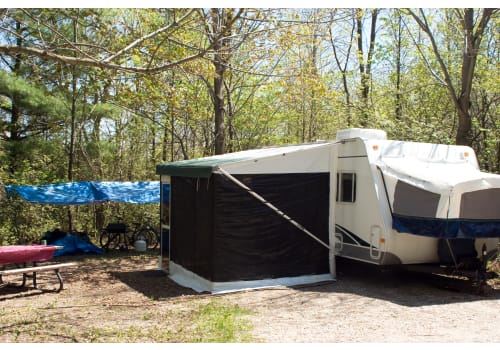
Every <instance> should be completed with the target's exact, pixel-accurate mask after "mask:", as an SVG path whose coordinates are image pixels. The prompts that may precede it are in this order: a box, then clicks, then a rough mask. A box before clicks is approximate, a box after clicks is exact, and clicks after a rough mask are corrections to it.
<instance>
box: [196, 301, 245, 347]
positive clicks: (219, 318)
mask: <svg viewBox="0 0 500 350" xmlns="http://www.w3.org/2000/svg"><path fill="white" fill-rule="evenodd" d="M246 314H248V311H247V310H244V309H241V308H240V307H239V306H238V305H227V306H226V305H220V303H217V302H210V303H208V304H206V305H203V306H201V307H200V310H199V313H198V315H197V316H196V330H195V332H194V334H193V336H192V339H191V340H190V342H200V343H241V342H249V341H251V336H250V335H249V331H250V329H251V327H250V323H249V321H247V320H245V319H244V318H243V316H244V315H246Z"/></svg>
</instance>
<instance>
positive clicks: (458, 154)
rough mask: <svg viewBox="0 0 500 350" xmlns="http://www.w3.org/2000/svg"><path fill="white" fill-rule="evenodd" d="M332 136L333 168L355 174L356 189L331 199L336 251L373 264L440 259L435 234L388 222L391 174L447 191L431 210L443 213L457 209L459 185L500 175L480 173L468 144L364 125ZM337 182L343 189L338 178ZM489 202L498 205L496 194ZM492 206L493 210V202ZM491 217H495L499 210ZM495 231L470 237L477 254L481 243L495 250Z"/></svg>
mask: <svg viewBox="0 0 500 350" xmlns="http://www.w3.org/2000/svg"><path fill="white" fill-rule="evenodd" d="M337 142H339V146H338V163H337V171H338V173H339V174H349V176H351V177H352V176H353V175H352V174H354V176H355V192H356V194H355V196H356V197H355V200H353V201H349V200H348V201H339V199H338V198H337V201H336V203H335V222H336V244H335V254H336V255H337V256H342V257H346V258H350V259H355V260H359V261H363V262H367V263H371V264H377V265H399V264H403V265H407V264H432V263H440V257H439V253H438V242H439V238H436V237H426V236H422V235H417V234H410V233H404V232H397V231H396V230H395V229H394V228H393V212H392V211H393V208H391V206H392V202H393V201H394V187H391V186H388V184H387V182H388V181H390V180H393V181H398V180H400V179H402V180H405V181H407V182H409V183H411V184H412V185H413V186H415V188H418V186H421V187H422V188H426V189H427V190H429V189H430V190H431V192H436V193H440V192H442V193H445V194H446V193H449V195H446V196H445V195H443V196H441V198H440V200H439V202H438V204H437V209H436V215H435V216H436V218H442V219H446V218H448V215H452V214H455V215H456V212H457V211H458V210H459V208H457V207H459V206H460V194H461V193H462V192H466V190H467V189H465V191H463V190H464V187H468V190H473V189H476V188H475V187H478V188H491V187H494V190H495V191H499V188H500V176H498V175H494V174H487V173H481V172H480V171H479V169H478V165H477V160H476V157H475V154H474V151H473V150H472V149H471V148H469V147H465V146H448V145H437V144H427V143H415V142H402V141H392V140H387V139H386V137H385V133H384V132H383V131H379V130H363V129H349V130H342V131H339V133H338V134H337ZM340 176H342V175H340ZM338 179H339V177H338ZM485 182H487V185H485ZM348 185H349V183H348ZM337 186H338V190H339V191H342V186H343V185H342V181H341V180H340V181H339V183H338V184H337ZM457 189H458V192H459V193H458V194H456V193H455V192H457ZM344 190H345V189H344ZM460 190H462V191H460ZM496 193H500V192H496ZM496 193H495V195H496ZM348 199H350V198H348ZM457 203H458V204H457ZM492 205H493V206H495V205H496V206H498V205H500V199H498V200H496V203H492ZM492 210H493V211H495V215H498V211H499V210H498V207H497V208H496V209H495V208H493V209H492ZM450 217H451V216H450ZM494 219H496V221H497V222H498V221H499V219H500V216H496V217H495V218H494ZM497 233H498V235H497V237H495V238H475V243H474V244H475V249H476V252H477V254H478V255H477V257H480V254H483V252H482V250H483V245H484V246H485V248H486V251H487V255H488V256H496V253H497V251H498V244H499V238H498V236H500V231H499V232H497ZM459 238H460V237H459Z"/></svg>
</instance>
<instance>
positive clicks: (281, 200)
mask: <svg viewBox="0 0 500 350" xmlns="http://www.w3.org/2000/svg"><path fill="white" fill-rule="evenodd" d="M157 174H159V175H161V181H162V182H163V183H170V185H171V192H170V196H171V197H170V201H169V203H170V208H169V213H170V244H169V247H170V252H169V258H170V262H169V264H170V265H169V275H170V277H171V278H172V279H173V280H174V281H176V282H178V283H179V284H181V285H184V286H187V287H190V288H193V289H195V290H197V291H210V292H212V293H219V292H225V291H230V290H238V289H244V288H256V287H263V286H271V285H294V284H303V283H311V282H317V281H324V280H333V279H335V257H336V256H341V257H344V258H348V259H354V260H358V261H362V262H366V263H370V264H376V265H381V266H405V267H446V268H448V267H450V268H451V269H452V270H453V271H458V270H469V269H472V270H473V271H475V272H477V271H479V270H481V271H484V267H485V264H486V262H487V261H488V260H490V259H493V258H494V257H496V256H497V254H498V244H499V237H500V176H499V175H495V174H488V173H484V172H481V171H480V170H479V167H478V163H477V159H476V157H475V154H474V151H473V150H472V149H471V148H469V147H464V146H449V145H439V144H426V143H417V142H403V141H393V140H388V139H387V136H386V133H385V132H384V131H381V130H372V129H348V130H340V131H339V132H338V133H337V137H336V140H334V141H325V142H316V143H311V144H303V145H294V146H284V147H273V148H263V149H258V150H249V151H243V152H235V153H230V154H225V155H220V156H213V157H205V158H200V159H192V160H186V161H179V162H173V163H165V164H159V165H158V166H157ZM476 275H477V274H476Z"/></svg>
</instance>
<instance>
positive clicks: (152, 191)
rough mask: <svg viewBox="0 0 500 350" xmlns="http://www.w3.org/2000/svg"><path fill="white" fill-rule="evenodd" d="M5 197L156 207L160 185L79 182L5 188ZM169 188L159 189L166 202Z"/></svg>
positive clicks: (52, 201)
mask: <svg viewBox="0 0 500 350" xmlns="http://www.w3.org/2000/svg"><path fill="white" fill-rule="evenodd" d="M5 189H6V191H7V193H8V194H9V195H12V194H13V193H17V194H18V195H20V196H21V197H22V198H23V199H24V200H26V201H28V202H31V203H40V204H59V205H78V204H93V203H102V202H121V203H135V204H154V203H160V181H136V182H132V181H125V182H118V181H82V182H69V183H60V184H49V185H40V186H22V185H10V186H5ZM169 192H170V185H163V200H164V202H168V198H169V196H168V194H169Z"/></svg>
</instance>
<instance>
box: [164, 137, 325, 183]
mask: <svg viewBox="0 0 500 350" xmlns="http://www.w3.org/2000/svg"><path fill="white" fill-rule="evenodd" d="M329 144H330V143H329V142H315V143H309V144H300V145H292V146H278V147H269V148H260V149H253V150H247V151H240V152H234V153H226V154H222V155H217V156H211V157H204V158H196V159H189V160H181V161H177V162H171V163H163V164H158V165H157V166H156V174H158V175H170V176H183V177H200V178H208V177H210V175H211V174H212V173H213V172H214V170H215V169H217V168H218V167H230V166H233V165H235V166H238V164H236V163H245V162H247V163H252V164H253V162H259V161H260V160H262V159H264V158H267V159H271V158H272V157H280V156H285V155H288V154H292V153H297V152H299V151H307V150H312V149H314V148H319V147H325V146H328V145H329ZM309 162H310V159H307V157H305V158H304V159H302V160H301V163H300V164H296V165H295V167H293V168H290V169H287V171H285V172H290V171H291V169H292V172H293V169H295V168H300V169H301V171H304V169H306V168H307V167H308V165H309ZM273 163H275V162H273ZM297 171H298V170H297ZM263 172H265V171H263Z"/></svg>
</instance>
